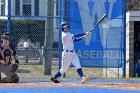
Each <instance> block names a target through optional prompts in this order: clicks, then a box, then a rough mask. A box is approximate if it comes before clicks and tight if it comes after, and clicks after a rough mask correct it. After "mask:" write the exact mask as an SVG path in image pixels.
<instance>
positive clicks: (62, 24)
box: [60, 22, 70, 31]
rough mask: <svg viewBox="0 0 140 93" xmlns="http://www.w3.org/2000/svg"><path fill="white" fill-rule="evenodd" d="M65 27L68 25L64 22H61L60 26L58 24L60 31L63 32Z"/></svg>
mask: <svg viewBox="0 0 140 93" xmlns="http://www.w3.org/2000/svg"><path fill="white" fill-rule="evenodd" d="M67 26H68V27H69V25H68V24H67V23H66V22H61V24H60V27H61V30H62V31H63V30H64V27H67ZM69 28H70V27H69Z"/></svg>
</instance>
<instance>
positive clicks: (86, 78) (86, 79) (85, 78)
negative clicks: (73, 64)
mask: <svg viewBox="0 0 140 93" xmlns="http://www.w3.org/2000/svg"><path fill="white" fill-rule="evenodd" d="M89 79H90V77H89V76H86V77H83V79H82V81H81V84H84V83H86V82H87V81H88V80H89Z"/></svg>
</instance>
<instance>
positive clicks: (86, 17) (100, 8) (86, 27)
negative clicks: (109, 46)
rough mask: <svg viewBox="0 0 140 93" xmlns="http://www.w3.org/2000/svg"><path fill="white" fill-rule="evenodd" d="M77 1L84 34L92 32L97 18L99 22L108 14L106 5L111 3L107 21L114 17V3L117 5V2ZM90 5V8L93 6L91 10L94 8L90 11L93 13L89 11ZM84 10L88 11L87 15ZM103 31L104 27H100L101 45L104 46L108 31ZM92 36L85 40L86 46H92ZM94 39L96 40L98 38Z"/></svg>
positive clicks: (98, 0) (103, 0)
mask: <svg viewBox="0 0 140 93" xmlns="http://www.w3.org/2000/svg"><path fill="white" fill-rule="evenodd" d="M75 1H77V2H78V6H79V11H80V16H81V21H82V26H83V31H84V32H87V31H90V30H91V28H92V27H93V24H94V22H95V20H94V19H95V16H97V20H99V19H100V18H101V17H102V16H103V15H104V14H105V13H106V10H105V3H109V10H108V14H107V15H108V19H106V21H109V20H110V18H111V15H112V9H113V5H114V3H116V0H108V2H107V0H75ZM89 4H90V6H92V7H90V8H93V9H90V10H92V11H90V10H89ZM83 10H86V13H85V12H83ZM91 23H92V24H91ZM102 30H103V28H102V25H99V31H100V38H101V43H102V45H103V46H104V45H105V44H106V31H102ZM91 35H92V33H91ZM91 35H90V36H89V38H88V39H86V40H85V43H86V45H90V40H91ZM94 38H95V39H96V37H94Z"/></svg>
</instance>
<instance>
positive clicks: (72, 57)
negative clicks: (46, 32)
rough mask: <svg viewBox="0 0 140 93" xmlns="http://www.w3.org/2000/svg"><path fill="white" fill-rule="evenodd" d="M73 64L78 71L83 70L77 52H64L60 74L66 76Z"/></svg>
mask: <svg viewBox="0 0 140 93" xmlns="http://www.w3.org/2000/svg"><path fill="white" fill-rule="evenodd" d="M71 63H72V64H73V65H74V66H75V68H76V69H79V68H81V64H80V62H79V58H78V56H77V54H76V53H75V51H73V52H70V51H69V52H67V51H63V52H62V64H61V69H60V73H61V74H64V73H65V72H66V71H67V70H68V69H69V67H70V64H71Z"/></svg>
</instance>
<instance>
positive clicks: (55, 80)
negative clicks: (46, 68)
mask: <svg viewBox="0 0 140 93" xmlns="http://www.w3.org/2000/svg"><path fill="white" fill-rule="evenodd" d="M50 80H51V81H52V82H54V83H60V81H58V80H57V79H54V78H53V77H51V79H50Z"/></svg>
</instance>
